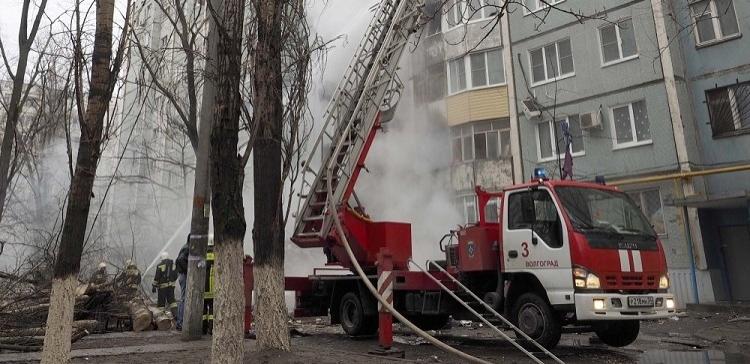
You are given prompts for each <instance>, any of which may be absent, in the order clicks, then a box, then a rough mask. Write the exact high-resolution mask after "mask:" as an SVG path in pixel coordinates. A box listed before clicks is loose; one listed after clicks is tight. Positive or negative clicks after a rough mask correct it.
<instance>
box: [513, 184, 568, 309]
mask: <svg viewBox="0 0 750 364" xmlns="http://www.w3.org/2000/svg"><path fill="white" fill-rule="evenodd" d="M506 196H507V199H506V201H507V203H506V204H504V211H503V257H504V260H505V271H506V272H509V273H511V272H528V273H531V274H533V275H534V276H536V277H537V279H539V281H540V282H541V283H542V285H543V286H544V288H545V289H546V291H547V296H548V297H549V300H550V303H551V304H553V305H556V304H572V303H573V278H572V276H571V274H572V266H571V260H570V245H569V242H568V232H567V229H566V227H565V224H564V223H563V219H562V212H561V210H560V208H559V207H558V205H557V203H556V202H555V200H554V198H553V197H552V195H551V194H550V192H549V191H548V190H547V189H546V188H543V187H540V188H538V189H533V190H531V189H527V190H520V191H515V192H509V193H508V194H507V195H506Z"/></svg>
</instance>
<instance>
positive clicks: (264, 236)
mask: <svg viewBox="0 0 750 364" xmlns="http://www.w3.org/2000/svg"><path fill="white" fill-rule="evenodd" d="M283 6H284V2H283V1H281V0H267V1H258V5H256V9H257V11H258V14H257V19H258V20H257V21H258V42H257V46H256V54H255V77H254V82H255V100H254V103H253V119H254V121H255V122H256V123H259V124H258V128H259V129H258V136H257V139H256V141H255V146H254V149H253V173H254V181H253V182H254V194H255V195H254V196H255V221H254V223H253V247H254V251H255V262H254V269H255V271H254V277H255V280H254V281H255V297H256V307H255V317H256V321H255V328H256V334H257V337H258V342H257V344H258V348H259V349H277V350H285V351H288V350H289V349H290V342H289V341H290V340H289V331H288V330H287V320H288V315H287V312H286V305H285V303H284V229H283V223H282V219H283V215H282V207H281V203H282V201H281V196H282V192H283V189H282V187H283V186H282V183H283V181H282V179H281V138H282V135H281V133H282V119H283V104H282V78H281V47H282V44H281V43H282V42H281V17H282V15H283V14H282V9H283Z"/></svg>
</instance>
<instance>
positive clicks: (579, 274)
mask: <svg viewBox="0 0 750 364" xmlns="http://www.w3.org/2000/svg"><path fill="white" fill-rule="evenodd" d="M573 282H574V283H575V286H576V288H586V289H597V288H600V287H601V284H600V283H599V277H597V276H596V274H594V273H591V272H589V271H588V270H586V269H585V268H581V267H575V268H573Z"/></svg>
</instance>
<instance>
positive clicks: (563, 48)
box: [529, 38, 575, 84]
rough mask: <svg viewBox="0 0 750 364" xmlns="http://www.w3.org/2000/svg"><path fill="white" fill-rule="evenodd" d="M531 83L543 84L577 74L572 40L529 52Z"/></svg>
mask: <svg viewBox="0 0 750 364" xmlns="http://www.w3.org/2000/svg"><path fill="white" fill-rule="evenodd" d="M529 58H530V59H531V83H532V84H541V83H545V82H549V81H553V80H557V79H561V78H565V77H569V76H572V75H574V74H575V71H574V69H573V51H572V50H571V48H570V38H568V39H563V40H560V41H557V42H555V43H552V44H548V45H546V46H544V47H541V48H537V49H534V50H532V51H530V52H529Z"/></svg>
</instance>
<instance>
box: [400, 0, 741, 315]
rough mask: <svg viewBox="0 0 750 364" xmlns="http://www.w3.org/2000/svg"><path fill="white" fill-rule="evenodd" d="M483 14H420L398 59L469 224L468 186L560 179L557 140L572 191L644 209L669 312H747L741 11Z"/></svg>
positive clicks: (537, 5) (632, 3) (734, 5)
mask: <svg viewBox="0 0 750 364" xmlns="http://www.w3.org/2000/svg"><path fill="white" fill-rule="evenodd" d="M496 4H498V3H497V2H494V1H484V0H470V1H469V0H456V1H449V2H447V3H445V4H444V7H443V8H442V9H438V10H436V7H438V6H440V4H439V2H429V1H428V2H427V4H426V7H425V12H426V14H427V15H429V16H431V17H432V21H431V22H430V24H428V25H427V26H426V30H425V32H424V34H423V37H422V38H421V39H420V45H419V47H420V48H419V50H418V51H417V52H415V53H414V55H413V56H412V57H411V62H412V65H413V67H412V68H413V69H414V70H423V71H415V75H414V76H413V86H414V88H415V90H416V91H415V94H416V95H417V100H416V101H417V103H420V102H421V103H424V106H423V107H424V108H426V109H427V110H430V111H431V114H430V117H432V118H433V119H434V120H435V122H438V123H443V124H444V125H445V127H447V128H450V130H451V135H452V139H451V144H450V148H451V150H452V151H453V153H452V155H453V158H454V162H453V165H452V167H451V176H452V178H451V182H452V183H451V184H452V187H453V189H454V190H455V193H456V196H457V202H458V208H459V209H460V210H461V211H462V212H463V213H464V216H465V217H466V221H467V222H471V221H472V219H473V218H475V216H476V214H477V212H476V206H475V202H474V196H473V186H474V185H481V186H484V187H485V188H487V189H501V188H502V187H503V186H505V185H508V184H510V183H512V182H513V181H515V182H520V181H523V180H524V179H525V178H526V176H527V175H530V174H531V171H533V169H534V168H535V167H538V166H545V167H546V168H547V170H548V171H550V172H551V173H552V175H553V176H555V177H556V178H559V177H560V176H561V175H562V173H563V171H562V166H561V164H562V157H563V156H564V155H565V153H566V150H565V148H566V147H565V145H564V142H563V139H564V134H565V133H566V131H565V130H566V129H567V132H568V133H569V134H570V136H571V139H572V143H571V146H570V153H571V155H572V157H573V178H574V179H577V180H594V179H596V177H599V176H601V177H603V178H604V179H605V180H606V181H607V182H608V183H610V184H615V185H618V186H619V187H620V188H621V189H623V190H624V191H626V192H627V193H628V194H629V195H630V196H631V197H632V198H633V200H634V201H635V202H636V203H637V204H638V205H639V206H640V207H641V209H642V210H643V212H644V214H645V215H646V216H647V217H648V218H649V219H650V221H651V223H652V225H653V226H654V229H655V230H656V232H657V233H658V234H659V236H660V239H661V241H662V242H663V245H664V249H665V252H666V255H667V256H666V258H667V263H668V266H669V269H670V278H671V283H672V284H671V290H672V291H673V292H674V293H675V294H677V296H678V298H679V301H680V302H681V303H682V304H685V303H690V302H714V301H731V300H735V301H736V300H746V299H748V292H747V291H748V290H749V288H748V287H747V285H744V286H743V285H742V284H741V280H740V279H739V278H734V279H732V277H742V276H743V275H745V274H748V273H750V271H748V268H747V267H748V266H747V265H746V264H744V263H743V262H745V261H747V260H748V259H750V246H749V245H748V244H747V242H748V241H750V239H748V231H750V230H749V229H748V221H750V220H749V219H748V211H749V210H750V205H749V204H748V192H747V191H748V190H750V188H748V184H750V178H748V177H749V176H750V175H749V174H748V172H747V169H748V160H750V133H748V131H750V121H749V120H750V82H749V80H748V79H749V77H748V74H749V73H750V62H748V59H750V57H748V56H750V54H748V52H750V47H749V46H748V44H747V40H746V39H744V38H743V37H742V29H743V24H742V23H743V21H746V19H747V18H748V17H749V16H750V4H748V3H746V2H741V1H737V0H734V1H732V0H704V1H693V0H671V1H660V0H612V1H606V2H604V1H600V2H591V1H587V0H553V1H547V2H546V3H545V2H542V1H539V0H525V1H524V2H523V3H522V4H521V3H512V4H510V6H509V11H510V12H509V16H508V17H504V18H503V20H502V21H500V20H497V19H496V18H493V17H494V15H493V14H494V11H493V10H491V9H488V8H492V5H496ZM546 4H553V5H554V7H557V8H551V7H549V6H547V5H546ZM485 5H490V6H489V7H488V6H485ZM475 9H481V10H480V11H476V10H475ZM581 15H583V16H581ZM500 74H502V75H504V78H500V77H499V76H498V75H500ZM493 76H494V77H493ZM420 90H421V91H420ZM419 95H422V99H419ZM509 99H510V107H509V108H508V107H507V106H506V103H507V102H508V100H509ZM447 147H448V146H446V148H447Z"/></svg>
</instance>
